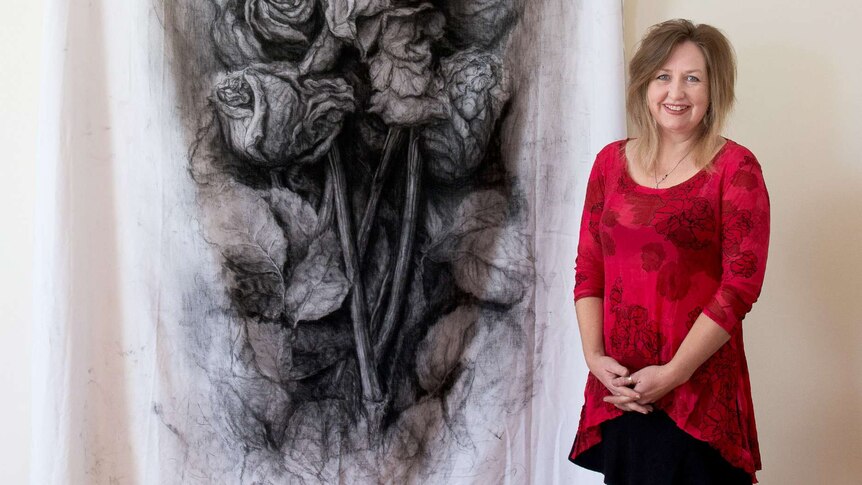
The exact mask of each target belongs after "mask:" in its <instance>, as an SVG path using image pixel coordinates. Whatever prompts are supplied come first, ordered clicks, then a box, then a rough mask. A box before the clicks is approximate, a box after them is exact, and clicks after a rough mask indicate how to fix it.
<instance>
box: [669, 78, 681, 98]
mask: <svg viewBox="0 0 862 485" xmlns="http://www.w3.org/2000/svg"><path fill="white" fill-rule="evenodd" d="M667 89H668V96H669V97H670V98H671V99H680V98H682V97H683V93H684V90H683V85H682V81H680V80H673V81H671V82H670V84H669V85H668V87H667Z"/></svg>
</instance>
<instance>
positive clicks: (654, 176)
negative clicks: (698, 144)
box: [652, 147, 694, 188]
mask: <svg viewBox="0 0 862 485" xmlns="http://www.w3.org/2000/svg"><path fill="white" fill-rule="evenodd" d="M693 149H694V147H692V148H690V149H689V150H688V151H687V152H685V155H683V156H682V158H680V159H679V161H678V162H676V165H674V166H673V168H672V169H670V172H668V173H666V174H664V177H662V178H661V180H659V179H658V171H657V170H653V172H652V176H653V179H654V180H655V188H658V186H659V184H660V183H662V182H664V181H665V180H666V179H667V177H668V175H670V174H672V173H673V171H674V170H676V167H679V164H680V163H682V161H683V160H685V157H687V156H688V155H689V153H691V151H692V150H693Z"/></svg>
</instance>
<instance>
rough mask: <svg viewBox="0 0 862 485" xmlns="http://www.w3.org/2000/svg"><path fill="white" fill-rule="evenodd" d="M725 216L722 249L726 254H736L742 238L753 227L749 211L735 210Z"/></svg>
mask: <svg viewBox="0 0 862 485" xmlns="http://www.w3.org/2000/svg"><path fill="white" fill-rule="evenodd" d="M725 217H726V221H725V222H724V225H723V235H724V251H725V252H727V253H728V254H737V253H738V252H739V245H740V244H742V240H743V239H744V238H745V237H746V236H748V234H749V233H750V232H751V229H752V228H753V227H754V223H753V222H752V220H751V212H749V211H747V210H735V211H733V212H731V213H730V214H727V215H726V216H725Z"/></svg>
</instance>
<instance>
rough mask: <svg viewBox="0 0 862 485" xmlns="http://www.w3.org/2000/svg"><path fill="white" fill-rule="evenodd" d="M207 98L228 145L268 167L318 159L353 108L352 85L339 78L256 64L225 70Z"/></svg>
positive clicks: (242, 155) (250, 159)
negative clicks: (260, 67)
mask: <svg viewBox="0 0 862 485" xmlns="http://www.w3.org/2000/svg"><path fill="white" fill-rule="evenodd" d="M211 99H212V100H213V102H214V103H215V106H216V109H217V113H218V116H219V121H220V124H221V128H222V133H223V136H224V139H225V141H226V142H227V144H228V146H229V147H230V148H231V150H232V151H233V152H234V153H236V154H237V155H239V156H240V157H241V158H243V159H245V160H247V161H249V162H251V163H254V164H255V165H260V166H264V167H272V168H274V167H278V166H287V165H293V164H308V163H313V162H315V161H317V160H318V159H320V158H321V157H322V156H323V155H324V154H325V153H326V152H327V151H328V150H329V148H330V146H331V144H332V141H333V139H334V138H335V136H336V135H337V134H338V133H339V132H340V131H341V125H342V122H343V120H344V116H345V114H346V113H347V112H349V111H352V110H353V109H354V100H353V89H352V88H351V87H350V85H349V84H347V82H346V81H344V80H343V79H340V78H329V79H301V78H300V77H299V76H298V75H297V74H290V73H286V72H280V73H279V76H275V75H272V74H269V73H265V72H262V71H260V70H256V69H246V70H244V71H240V72H235V73H232V74H230V75H228V76H227V77H226V78H225V79H224V80H223V81H221V82H220V83H219V84H218V85H217V86H216V90H215V93H214V96H213V97H212V98H211Z"/></svg>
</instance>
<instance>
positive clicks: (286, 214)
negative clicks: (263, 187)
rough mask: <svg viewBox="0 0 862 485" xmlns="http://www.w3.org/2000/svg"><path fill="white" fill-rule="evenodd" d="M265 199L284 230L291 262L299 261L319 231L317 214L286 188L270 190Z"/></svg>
mask: <svg viewBox="0 0 862 485" xmlns="http://www.w3.org/2000/svg"><path fill="white" fill-rule="evenodd" d="M266 199H267V201H269V204H270V207H272V211H273V213H274V214H275V216H276V218H278V220H279V222H280V223H281V226H282V227H283V228H284V230H285V236H287V244H288V254H289V255H290V259H291V261H299V260H301V259H302V258H303V257H305V255H306V253H308V246H309V245H310V244H311V241H312V240H313V239H314V237H315V235H316V234H317V232H318V231H319V228H318V224H319V223H320V222H319V219H318V216H317V212H315V210H314V207H312V206H311V204H310V203H308V201H306V200H305V199H303V198H302V197H300V196H299V194H296V193H295V192H292V191H291V190H289V189H286V188H277V189H271V190H270V191H269V192H268V193H267V194H266Z"/></svg>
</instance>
